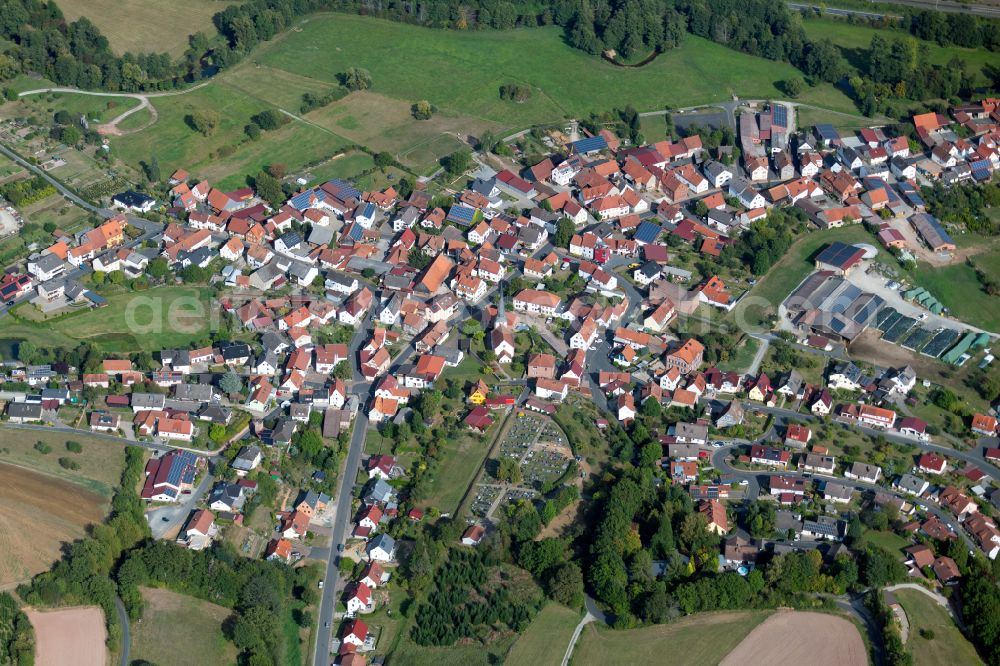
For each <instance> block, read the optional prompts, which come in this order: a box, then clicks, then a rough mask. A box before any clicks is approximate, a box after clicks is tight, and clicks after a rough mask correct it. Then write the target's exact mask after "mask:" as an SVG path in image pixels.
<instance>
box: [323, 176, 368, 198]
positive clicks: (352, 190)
mask: <svg viewBox="0 0 1000 666" xmlns="http://www.w3.org/2000/svg"><path fill="white" fill-rule="evenodd" d="M330 183H331V184H333V185H335V186H336V187H337V188H338V189H339V192H338V195H339V196H341V197H343V198H346V199H360V198H361V191H360V190H359V189H357V188H356V187H354V185H352V184H350V183H348V182H347V181H346V180H340V179H339V178H334V179H333V180H331V181H330Z"/></svg>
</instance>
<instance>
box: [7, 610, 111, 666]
mask: <svg viewBox="0 0 1000 666" xmlns="http://www.w3.org/2000/svg"><path fill="white" fill-rule="evenodd" d="M25 612H26V613H27V615H28V619H29V620H30V621H31V625H32V626H33V627H34V628H35V643H36V645H35V664H36V666H66V665H67V664H73V666H105V664H106V663H107V660H108V656H107V649H106V648H105V647H104V641H105V640H106V639H107V633H106V632H105V629H104V613H102V612H101V609H100V608H97V607H96V606H83V607H80V608H64V609H62V610H57V611H37V610H27V611H25Z"/></svg>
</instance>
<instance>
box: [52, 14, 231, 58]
mask: <svg viewBox="0 0 1000 666" xmlns="http://www.w3.org/2000/svg"><path fill="white" fill-rule="evenodd" d="M231 4H233V3H232V2H227V1H226V0H171V2H154V1H153V0H59V8H60V9H61V10H62V11H63V14H64V15H65V16H66V19H67V20H69V21H74V20H76V19H78V18H80V17H81V16H86V17H87V18H88V19H90V21H91V22H92V23H93V24H94V25H96V26H97V27H98V28H100V30H101V32H102V33H104V36H105V37H107V38H108V42H109V43H110V44H111V49H112V50H113V51H114V52H115V53H119V54H121V53H125V52H129V51H130V52H132V53H146V52H150V51H152V52H156V53H162V52H164V51H166V52H167V53H169V54H170V55H172V56H178V55H180V54H182V53H183V52H184V50H185V49H186V48H187V44H188V41H187V38H188V35H190V34H193V33H195V32H198V31H204V32H205V33H206V34H212V33H213V32H214V28H213V27H212V15H213V14H215V13H216V12H220V11H222V10H223V9H225V8H226V7H227V6H229V5H231Z"/></svg>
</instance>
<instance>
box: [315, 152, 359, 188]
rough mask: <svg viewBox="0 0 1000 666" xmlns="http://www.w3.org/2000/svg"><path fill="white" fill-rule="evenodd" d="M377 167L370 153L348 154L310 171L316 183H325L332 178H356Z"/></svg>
mask: <svg viewBox="0 0 1000 666" xmlns="http://www.w3.org/2000/svg"><path fill="white" fill-rule="evenodd" d="M374 166H375V160H374V159H372V156H371V155H369V154H368V153H361V152H354V153H346V154H344V155H342V156H340V157H337V158H335V159H332V160H330V161H329V162H326V163H325V164H322V165H320V166H318V167H316V168H315V169H310V170H309V173H310V174H311V175H312V177H313V182H315V183H325V182H326V181H328V180H330V179H331V178H347V179H349V178H354V177H355V176H357V175H358V174H359V173H361V172H362V171H366V170H368V169H371V168H372V167H374Z"/></svg>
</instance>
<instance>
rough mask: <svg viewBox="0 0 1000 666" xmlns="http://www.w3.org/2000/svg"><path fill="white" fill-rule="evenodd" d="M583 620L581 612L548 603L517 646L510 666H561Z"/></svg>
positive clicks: (519, 639) (510, 655)
mask: <svg viewBox="0 0 1000 666" xmlns="http://www.w3.org/2000/svg"><path fill="white" fill-rule="evenodd" d="M579 621H580V612H579V611H574V610H570V609H569V608H566V607H565V606H560V605H559V604H556V603H549V604H547V605H546V606H545V608H543V609H542V610H541V611H539V613H538V615H536V616H535V619H534V620H533V621H532V622H531V624H530V625H529V626H528V628H527V629H526V630H525V632H524V633H523V634H521V636H520V638H518V639H517V642H516V643H514V647H512V648H511V649H510V652H509V653H508V654H507V660H506V661H507V663H510V664H528V663H531V664H536V665H537V666H558V664H560V663H561V662H562V658H563V655H564V654H565V653H566V648H567V647H568V646H569V641H570V638H572V637H573V630H574V629H575V628H576V625H577V623H579Z"/></svg>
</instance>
